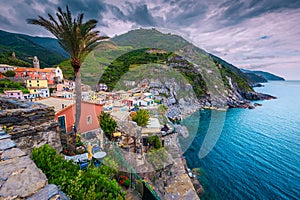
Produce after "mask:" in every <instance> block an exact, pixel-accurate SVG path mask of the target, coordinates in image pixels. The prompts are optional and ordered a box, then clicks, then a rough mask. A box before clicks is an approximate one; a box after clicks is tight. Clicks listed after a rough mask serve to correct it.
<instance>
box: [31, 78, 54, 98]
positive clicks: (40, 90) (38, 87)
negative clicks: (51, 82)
mask: <svg viewBox="0 0 300 200" xmlns="http://www.w3.org/2000/svg"><path fill="white" fill-rule="evenodd" d="M26 87H27V88H28V89H29V92H30V94H32V95H33V96H34V97H35V98H37V97H42V98H47V97H50V92H49V88H48V81H47V80H41V79H30V80H26Z"/></svg>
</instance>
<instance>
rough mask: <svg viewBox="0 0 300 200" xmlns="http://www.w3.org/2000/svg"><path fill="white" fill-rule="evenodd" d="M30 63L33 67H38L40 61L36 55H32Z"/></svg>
mask: <svg viewBox="0 0 300 200" xmlns="http://www.w3.org/2000/svg"><path fill="white" fill-rule="evenodd" d="M32 64H33V68H36V69H40V61H39V59H38V57H36V56H34V57H33V61H32Z"/></svg>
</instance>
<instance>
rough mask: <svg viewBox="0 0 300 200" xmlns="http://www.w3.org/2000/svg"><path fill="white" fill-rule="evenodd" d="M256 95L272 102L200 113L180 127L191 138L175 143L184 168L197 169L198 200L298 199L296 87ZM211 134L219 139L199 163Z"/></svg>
mask: <svg viewBox="0 0 300 200" xmlns="http://www.w3.org/2000/svg"><path fill="white" fill-rule="evenodd" d="M256 91H258V92H262V93H267V94H270V95H273V96H276V97H277V99H275V100H269V101H258V102H259V103H261V104H263V106H261V107H256V108H255V109H253V110H249V109H229V110H228V111H227V112H221V111H209V110H204V111H199V112H198V113H195V114H194V115H192V116H191V117H189V118H187V119H186V122H183V124H187V125H188V128H189V130H190V131H191V134H190V137H189V138H181V139H180V142H181V144H182V146H183V148H186V149H187V150H186V151H185V158H186V159H187V163H188V166H189V168H200V169H201V172H202V173H201V175H200V176H198V179H199V180H200V182H201V183H202V185H203V186H204V188H205V190H206V192H205V195H204V196H203V197H202V199H300V81H278V82H275V81H274V82H269V83H266V84H265V87H261V88H256ZM223 122H224V123H223ZM191 124H194V125H195V124H196V127H195V126H194V127H193V125H191ZM220 126H221V127H222V126H223V127H222V129H220ZM214 129H215V132H218V131H219V130H220V136H219V138H218V140H217V142H216V144H215V146H214V147H213V149H212V150H211V151H210V152H209V153H208V154H207V155H206V156H205V157H203V158H200V157H199V150H200V148H201V146H202V143H203V141H204V138H205V136H206V135H207V132H208V130H210V131H214ZM217 135H218V134H217Z"/></svg>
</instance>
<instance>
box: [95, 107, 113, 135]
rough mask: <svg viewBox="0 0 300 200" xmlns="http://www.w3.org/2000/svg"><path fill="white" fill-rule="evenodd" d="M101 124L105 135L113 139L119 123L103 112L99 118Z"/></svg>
mask: <svg viewBox="0 0 300 200" xmlns="http://www.w3.org/2000/svg"><path fill="white" fill-rule="evenodd" d="M98 120H99V124H100V127H101V129H102V130H103V132H104V134H105V135H106V136H107V137H108V138H111V136H112V133H113V132H114V131H115V130H116V128H117V122H116V121H115V120H114V119H113V118H112V117H111V116H110V114H109V113H105V112H103V111H102V112H101V114H100V115H99V116H98Z"/></svg>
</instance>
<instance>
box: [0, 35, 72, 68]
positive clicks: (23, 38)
mask: <svg viewBox="0 0 300 200" xmlns="http://www.w3.org/2000/svg"><path fill="white" fill-rule="evenodd" d="M12 51H14V52H15V54H16V57H18V58H20V59H21V60H23V61H26V62H29V63H31V62H32V61H31V59H32V58H33V57H34V56H37V57H38V58H39V60H40V63H41V67H42V68H44V67H51V66H52V65H56V64H58V63H60V62H62V61H63V60H65V59H66V58H67V56H66V54H65V53H63V51H62V50H61V48H60V47H59V45H58V42H57V40H55V39H52V38H38V37H31V36H28V35H22V34H16V33H9V32H5V31H1V30H0V53H1V54H5V53H11V52H12Z"/></svg>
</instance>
